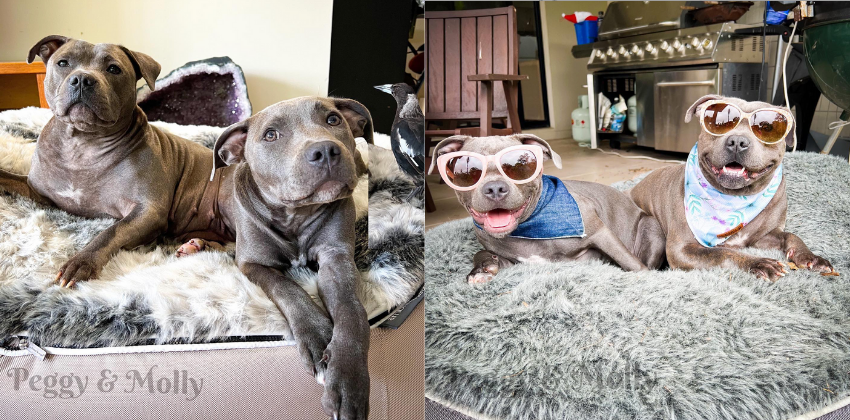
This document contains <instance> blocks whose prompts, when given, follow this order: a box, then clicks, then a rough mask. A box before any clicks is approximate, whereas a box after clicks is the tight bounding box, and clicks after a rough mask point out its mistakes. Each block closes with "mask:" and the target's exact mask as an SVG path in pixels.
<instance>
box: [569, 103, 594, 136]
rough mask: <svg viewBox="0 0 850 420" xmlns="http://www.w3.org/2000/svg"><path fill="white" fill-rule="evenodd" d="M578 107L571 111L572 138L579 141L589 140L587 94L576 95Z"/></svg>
mask: <svg viewBox="0 0 850 420" xmlns="http://www.w3.org/2000/svg"><path fill="white" fill-rule="evenodd" d="M578 103H579V107H578V108H576V109H575V110H573V113H572V120H573V124H572V129H573V140H575V141H577V142H579V143H588V142H590V122H589V120H590V108H588V106H589V105H588V100H587V95H581V96H579V97H578Z"/></svg>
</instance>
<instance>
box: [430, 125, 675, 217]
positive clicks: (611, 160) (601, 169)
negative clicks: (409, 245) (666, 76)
mask: <svg viewBox="0 0 850 420" xmlns="http://www.w3.org/2000/svg"><path fill="white" fill-rule="evenodd" d="M549 144H550V145H551V146H552V148H553V149H554V150H555V152H557V153H558V154H559V155H561V159H562V162H563V165H562V166H563V168H562V169H558V168H556V167H555V165H553V164H552V162H551V161H547V162H546V164H545V166H544V167H543V172H544V173H546V174H548V175H553V176H557V177H559V178H561V179H575V180H580V181H593V182H598V183H600V184H606V185H609V184H613V183H615V182H618V181H625V180H629V179H632V178H634V177H636V176H638V175H640V174H642V173H644V172H649V171H651V170H653V169H657V168H661V167H664V166H668V165H675V163H666V162H656V161H652V160H648V159H626V158H622V157H620V156H615V155H608V154H604V153H601V152H599V151H598V150H592V149H590V148H585V147H580V146H579V145H578V143H576V142H575V141H573V140H571V139H561V140H552V141H550V142H549ZM622 147H623V148H622V150H613V151H615V152H618V153H621V154H622V155H623V156H648V157H653V158H657V159H664V160H681V161H684V160H685V158H687V154H684V153H671V152H658V151H655V150H653V149H649V148H644V147H638V146H634V145H631V144H623V146H622ZM600 149H602V150H605V151H612V149H611V147H610V146H609V145H608V142H607V141H604V142H602V144H601V146H600ZM426 179H427V182H428V188H429V189H430V190H431V195H432V196H433V197H434V203H435V204H436V206H437V211H435V212H433V213H426V215H425V229H426V230H428V229H431V228H433V227H434V226H437V225H440V224H442V223H445V222H448V221H451V220H456V219H462V218H465V217H468V216H469V214H468V213H467V212H466V210H465V209H464V208H463V206H461V205H460V204H459V203H458V202H457V198H456V197H455V193H454V190H452V189H451V188H449V187H448V186H447V185H445V184H440V175H429V176H427V177H426Z"/></svg>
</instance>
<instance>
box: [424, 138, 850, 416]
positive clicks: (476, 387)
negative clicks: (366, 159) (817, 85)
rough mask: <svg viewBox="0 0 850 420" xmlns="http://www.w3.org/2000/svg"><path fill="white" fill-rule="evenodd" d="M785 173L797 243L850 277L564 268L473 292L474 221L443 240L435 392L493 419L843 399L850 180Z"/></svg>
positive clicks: (430, 385)
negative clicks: (771, 279) (768, 278)
mask: <svg viewBox="0 0 850 420" xmlns="http://www.w3.org/2000/svg"><path fill="white" fill-rule="evenodd" d="M785 165H786V169H787V172H786V173H787V175H786V176H787V182H788V221H787V225H786V229H787V230H788V231H790V232H793V233H795V234H797V235H799V236H800V237H801V238H802V239H803V240H804V241H805V242H806V243H807V244H808V245H809V246H810V248H811V249H812V250H813V251H814V252H815V253H817V254H820V255H823V256H824V257H826V258H828V259H829V260H830V261H831V262H832V263H833V265H834V266H835V269H836V270H837V271H839V272H840V273H841V276H839V277H822V276H820V275H818V274H815V273H812V272H809V271H793V272H791V273H790V274H788V275H787V276H785V277H784V278H782V279H781V280H779V281H778V282H776V283H775V284H771V283H768V282H765V281H762V280H758V279H756V278H755V277H753V276H752V275H749V274H747V273H745V272H743V271H740V270H733V269H721V268H715V269H710V270H698V271H691V272H685V271H679V270H669V269H668V270H664V271H654V272H640V273H628V272H624V271H622V270H620V269H619V268H617V267H615V266H612V265H608V264H604V263H601V262H595V263H570V262H562V263H546V264H537V265H529V264H526V265H517V266H514V267H511V268H509V269H505V270H502V271H501V272H499V275H498V276H497V277H496V279H495V280H494V281H493V282H491V283H489V284H484V285H478V286H470V285H468V284H467V283H466V282H465V280H464V279H465V275H466V273H467V272H468V271H469V270H470V267H471V259H472V255H473V254H474V253H475V252H476V251H478V250H479V249H480V248H481V247H480V245H479V244H478V242H477V241H476V240H475V237H474V234H473V225H472V223H471V221H470V220H471V219H466V220H460V221H455V222H451V223H447V224H445V225H442V226H439V227H436V228H434V229H432V230H431V231H429V232H428V233H427V234H426V235H425V242H426V247H425V261H426V264H425V270H426V273H427V276H426V281H427V282H428V283H429V285H428V296H427V297H426V306H425V308H426V325H425V329H426V336H425V345H426V353H425V372H426V393H427V394H428V396H429V397H430V398H433V399H436V400H438V401H441V402H444V403H446V404H447V405H450V406H453V407H456V408H458V409H460V410H462V411H465V412H468V413H474V414H476V415H478V416H482V417H484V416H486V417H490V418H498V419H564V418H582V419H584V418H590V419H614V418H623V419H625V418H637V419H655V418H668V419H745V418H757V419H784V418H789V417H793V416H795V415H799V414H802V413H806V412H810V411H812V410H815V409H818V408H821V407H824V406H826V405H828V404H830V403H834V402H836V401H838V400H840V399H842V398H845V397H847V396H848V394H850V166H848V165H847V161H846V160H843V159H839V158H836V157H833V156H823V155H818V154H812V153H805V152H799V153H792V154H788V155H786V158H785ZM679 187H680V186H671V188H679ZM620 188H622V189H625V188H626V186H625V185H622V186H620ZM748 252H753V253H756V254H759V255H765V256H771V257H773V258H777V259H781V260H784V258H783V255H781V253H780V252H778V251H777V252H771V251H757V250H748Z"/></svg>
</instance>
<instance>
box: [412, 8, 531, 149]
mask: <svg viewBox="0 0 850 420" xmlns="http://www.w3.org/2000/svg"><path fill="white" fill-rule="evenodd" d="M425 39H426V40H427V62H428V64H427V69H428V71H427V72H426V77H427V79H426V80H427V83H426V84H427V85H428V95H427V99H426V105H425V107H426V112H425V120H426V121H428V122H429V124H430V123H434V122H440V121H447V122H449V123H450V124H456V123H458V122H466V121H472V120H478V121H479V126H478V127H470V128H460V129H436V130H429V129H428V128H429V127H426V130H425V136H426V137H433V136H447V135H454V134H461V133H463V134H468V135H475V136H488V135H494V134H511V133H518V132H521V128H520V124H519V113H518V111H517V105H518V99H519V98H518V87H519V85H518V83H517V82H519V81H520V80H525V79H527V78H528V76H521V75H519V57H518V56H519V37H518V35H517V23H516V10H515V9H514V8H513V6H511V7H502V8H498V9H481V10H464V11H453V12H426V13H425ZM494 119H502V120H505V125H506V126H507V128H506V129H494V128H493V124H492V122H493V120H494Z"/></svg>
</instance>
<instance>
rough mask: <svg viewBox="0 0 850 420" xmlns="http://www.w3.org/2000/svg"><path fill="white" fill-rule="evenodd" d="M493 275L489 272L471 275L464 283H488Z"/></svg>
mask: <svg viewBox="0 0 850 420" xmlns="http://www.w3.org/2000/svg"><path fill="white" fill-rule="evenodd" d="M493 277H494V276H493V274H492V273H489V272H483V273H472V274H470V275H468V276H467V277H466V281H467V282H468V283H470V284H479V283H488V282H489V281H490V280H493Z"/></svg>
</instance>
